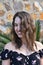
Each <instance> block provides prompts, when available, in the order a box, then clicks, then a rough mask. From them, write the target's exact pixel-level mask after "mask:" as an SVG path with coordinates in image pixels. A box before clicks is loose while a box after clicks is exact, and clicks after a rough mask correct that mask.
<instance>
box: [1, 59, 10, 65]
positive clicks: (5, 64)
mask: <svg viewBox="0 0 43 65" xmlns="http://www.w3.org/2000/svg"><path fill="white" fill-rule="evenodd" d="M2 65H10V59H8V60H2Z"/></svg>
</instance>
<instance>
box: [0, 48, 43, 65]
mask: <svg viewBox="0 0 43 65" xmlns="http://www.w3.org/2000/svg"><path fill="white" fill-rule="evenodd" d="M41 57H43V49H42V50H39V51H38V52H34V53H32V54H30V55H27V56H26V55H24V54H22V53H18V52H16V51H9V50H8V49H5V50H3V51H2V52H1V54H0V59H2V60H6V59H10V65H40V58H41Z"/></svg>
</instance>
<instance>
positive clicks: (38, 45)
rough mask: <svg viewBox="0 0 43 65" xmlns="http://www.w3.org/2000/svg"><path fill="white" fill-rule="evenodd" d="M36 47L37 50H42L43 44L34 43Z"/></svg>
mask: <svg viewBox="0 0 43 65" xmlns="http://www.w3.org/2000/svg"><path fill="white" fill-rule="evenodd" d="M35 43H36V45H37V49H38V50H40V49H43V44H42V43H41V42H38V41H35Z"/></svg>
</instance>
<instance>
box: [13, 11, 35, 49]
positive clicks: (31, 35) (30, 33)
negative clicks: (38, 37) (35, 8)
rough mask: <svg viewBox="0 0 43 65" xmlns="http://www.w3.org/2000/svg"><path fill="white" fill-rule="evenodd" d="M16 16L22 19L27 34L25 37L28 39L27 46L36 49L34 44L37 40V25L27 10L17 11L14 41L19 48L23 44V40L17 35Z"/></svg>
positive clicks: (23, 30) (23, 28)
mask: <svg viewBox="0 0 43 65" xmlns="http://www.w3.org/2000/svg"><path fill="white" fill-rule="evenodd" d="M16 17H19V18H20V19H21V22H22V23H21V25H22V32H24V34H25V38H26V40H27V47H28V48H29V49H30V50H34V48H33V45H34V44H35V42H34V41H35V33H36V28H35V25H34V24H33V20H32V17H31V16H30V14H29V13H27V12H24V11H20V12H17V13H16V14H15V15H14V17H13V22H12V33H13V37H12V38H13V41H14V42H15V43H16V46H17V47H18V48H20V47H21V46H22V40H21V39H20V38H19V37H18V36H17V34H16V32H15V30H14V22H15V18H16Z"/></svg>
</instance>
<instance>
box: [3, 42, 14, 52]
mask: <svg viewBox="0 0 43 65" xmlns="http://www.w3.org/2000/svg"><path fill="white" fill-rule="evenodd" d="M4 49H8V50H9V51H10V50H13V49H15V45H13V44H12V42H9V43H7V44H6V45H5V46H4Z"/></svg>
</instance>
